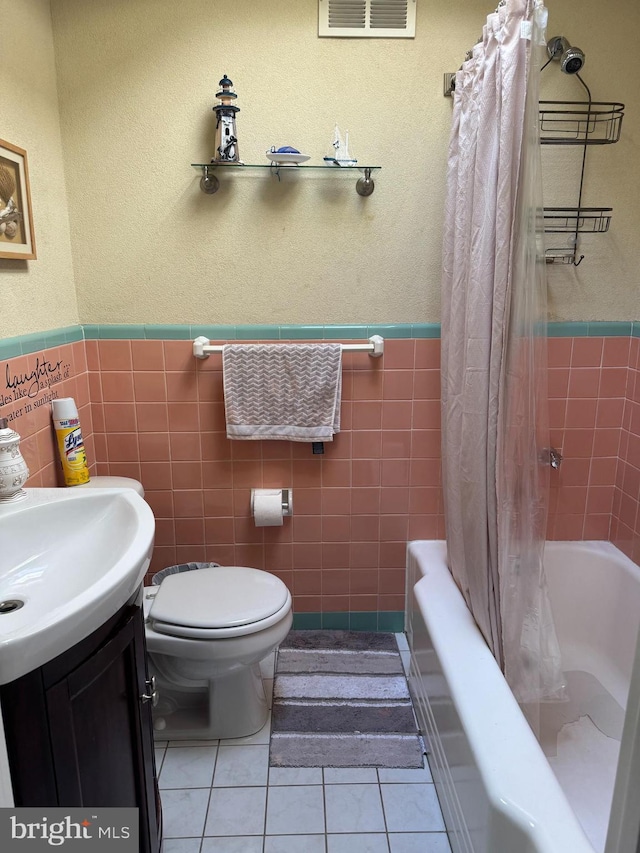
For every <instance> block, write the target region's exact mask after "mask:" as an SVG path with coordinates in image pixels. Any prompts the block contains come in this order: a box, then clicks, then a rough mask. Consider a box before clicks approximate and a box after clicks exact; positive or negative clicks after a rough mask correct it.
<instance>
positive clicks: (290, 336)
mask: <svg viewBox="0 0 640 853" xmlns="http://www.w3.org/2000/svg"><path fill="white" fill-rule="evenodd" d="M199 335H204V336H205V337H207V338H209V340H210V341H212V342H214V341H234V340H239V341H242V340H245V341H251V340H271V341H277V340H328V341H329V340H331V341H337V340H347V341H348V340H360V341H366V340H367V339H368V338H370V337H371V335H382V337H384V338H387V339H402V338H433V339H438V338H439V337H440V324H439V323H379V324H330V325H326V326H323V325H309V324H300V325H293V324H290V325H258V324H256V325H250V324H240V325H227V324H220V325H215V324H213V325H208V324H203V323H192V324H189V323H184V324H170V323H167V324H163V323H149V324H146V325H143V324H135V323H88V324H87V325H85V326H81V325H78V326H66V327H63V328H60V329H51V330H50V331H47V332H36V333H34V334H30V335H21V336H17V337H13V338H2V339H0V358H3V359H8V358H15V357H16V356H19V355H28V354H29V353H32V352H38V351H39V350H43V349H48V348H49V347H54V346H60V345H62V344H65V343H72V342H74V341H81V340H83V338H84V339H85V340H174V341H188V340H193V339H194V338H196V337H198V336H199ZM547 335H548V337H550V338H581V337H582V338H586V337H629V336H630V337H634V338H640V320H635V321H630V322H623V321H619V322H617V321H611V322H610V321H606V320H603V321H592V322H587V321H585V322H583V321H579V322H567V323H564V322H563V323H556V322H551V323H548V324H547Z"/></svg>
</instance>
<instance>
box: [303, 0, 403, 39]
mask: <svg viewBox="0 0 640 853" xmlns="http://www.w3.org/2000/svg"><path fill="white" fill-rule="evenodd" d="M416 3H417V0H318V35H319V36H334V37H339V38H396V39H397V38H414V37H415V34H416Z"/></svg>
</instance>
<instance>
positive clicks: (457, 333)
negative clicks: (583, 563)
mask: <svg viewBox="0 0 640 853" xmlns="http://www.w3.org/2000/svg"><path fill="white" fill-rule="evenodd" d="M545 22H546V10H545V8H544V6H543V4H542V2H541V0H506V2H504V0H503V2H501V4H500V6H499V7H498V9H496V11H495V13H493V14H491V15H489V16H488V18H487V23H486V26H485V27H484V30H483V38H482V40H481V42H479V43H478V44H477V45H476V46H475V47H474V49H473V51H472V55H471V58H470V59H468V60H467V61H466V62H465V63H464V65H463V66H462V68H461V70H460V71H459V72H458V73H457V75H456V84H455V93H454V108H453V119H452V130H451V138H450V145H449V162H448V183H447V198H446V205H445V218H444V221H445V229H444V245H443V278H442V302H443V307H442V432H443V446H442V465H443V486H444V501H445V521H446V529H447V546H448V554H449V565H450V568H451V571H452V574H453V576H454V578H455V580H456V582H457V584H458V586H459V587H460V589H461V591H462V593H463V594H464V596H465V599H466V601H467V604H468V605H469V608H470V609H471V611H472V613H473V615H474V618H475V620H476V622H477V624H478V626H479V628H480V630H481V631H482V633H483V635H484V637H485V639H486V641H487V643H488V644H489V646H490V648H491V650H492V652H493V654H494V656H495V657H496V660H497V661H498V663H499V664H500V666H501V667H502V669H503V672H504V673H505V676H506V678H507V681H508V682H509V684H510V686H511V688H512V690H513V691H514V694H515V695H516V698H517V699H518V701H519V702H520V703H521V704H522V705H523V707H524V708H525V711H529V712H531V711H533V713H529V714H528V716H529V718H530V722H531V723H532V725H533V727H534V728H536V720H535V709H536V708H537V703H538V702H539V701H541V700H544V699H548V698H557V697H559V696H561V695H562V690H563V680H562V672H561V669H560V656H559V650H558V645H557V639H556V636H555V630H554V628H553V621H552V619H551V611H550V606H549V603H548V598H547V594H546V585H545V580H544V571H543V563H542V555H543V547H544V536H545V526H546V507H547V495H548V467H546V466H545V465H544V464H543V462H542V461H541V460H542V456H543V451H544V448H545V446H546V444H547V441H546V419H545V412H546V325H545V320H546V281H545V278H546V277H545V268H544V249H543V245H542V239H541V234H542V229H541V226H540V222H541V208H542V201H541V196H542V191H541V182H540V147H539V136H538V77H539V69H540V64H541V63H540V59H539V56H538V53H539V46H540V45H541V44H544V24H545Z"/></svg>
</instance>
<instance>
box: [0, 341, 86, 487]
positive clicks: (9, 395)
mask: <svg viewBox="0 0 640 853" xmlns="http://www.w3.org/2000/svg"><path fill="white" fill-rule="evenodd" d="M58 362H59V363H60V364H59V367H58ZM1 367H2V377H1V380H0V381H1V382H2V386H1V389H0V391H1V393H0V400H3V401H5V402H3V403H2V405H0V416H1V417H6V418H9V426H10V427H12V428H13V429H15V430H16V431H17V432H18V433H19V434H20V436H21V439H22V440H21V442H20V449H21V451H22V455H23V456H24V458H25V460H26V462H27V465H28V466H29V472H30V476H29V480H28V482H27V485H28V486H34V487H51V486H59V485H62V484H63V481H62V477H61V475H62V467H61V465H60V461H59V458H58V451H57V445H56V443H55V434H54V432H53V428H52V424H51V405H50V400H51V398H52V397H73V398H74V399H75V401H76V404H77V406H78V413H79V415H80V422H81V425H82V434H83V437H84V440H85V444H86V447H87V456H88V458H89V459H95V447H94V443H93V436H92V433H93V425H92V421H91V405H90V402H89V401H90V396H89V394H90V391H89V375H88V373H87V362H86V356H85V343H84V341H78V342H76V343H72V344H64V345H63V346H60V347H52V348H51V349H47V350H45V351H44V352H34V353H31V354H29V355H24V356H18V357H17V358H12V359H10V360H9V361H6V362H3V363H1ZM65 376H67V377H68V378H65ZM18 392H19V393H25V392H26V396H24V397H20V398H19V399H15V397H16V396H17V393H18ZM92 470H93V471H94V472H95V465H94V466H93V469H92Z"/></svg>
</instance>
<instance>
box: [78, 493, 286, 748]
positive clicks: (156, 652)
mask: <svg viewBox="0 0 640 853" xmlns="http://www.w3.org/2000/svg"><path fill="white" fill-rule="evenodd" d="M91 487H93V488H133V489H135V490H136V491H137V492H138V494H140V495H141V496H143V495H144V490H143V488H142V485H141V484H140V483H138V482H137V481H136V480H131V479H129V478H126V477H94V478H92V479H91V481H90V482H89V483H86V484H84V485H83V486H76V487H75V488H91ZM143 606H144V617H145V636H146V643H147V652H148V657H149V669H150V675H152V676H154V677H155V685H156V690H157V697H158V698H157V703H156V705H155V707H154V709H153V718H154V728H155V730H156V736H157V737H159V738H162V739H163V740H164V739H167V740H189V739H218V738H238V737H246V736H247V735H250V734H253V733H254V732H257V731H259V730H260V729H261V728H262V727H263V726H264V724H265V723H266V721H267V717H268V713H269V709H268V705H267V699H266V696H265V691H264V686H263V681H262V673H261V669H260V662H261V661H263V660H264V659H265V658H267V657H268V656H269V655H270V654H271V652H273V651H274V649H275V648H276V647H277V646H278V645H279V644H280V643H281V642H282V640H284V638H285V637H286V636H287V634H288V633H289V631H290V629H291V625H292V622H293V616H292V613H291V593H290V592H289V590H288V589H287V587H286V585H285V584H284V583H283V582H282V581H281V580H280V578H278V577H276V576H275V575H272V574H270V573H269V572H265V571H262V570H261V569H254V568H249V567H247V566H217V565H214V566H210V567H207V568H200V569H197V570H192V571H179V572H176V573H173V574H168V575H167V576H166V577H165V578H163V580H162V582H161V583H160V584H159V585H158V586H148V587H145V588H144V599H143Z"/></svg>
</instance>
